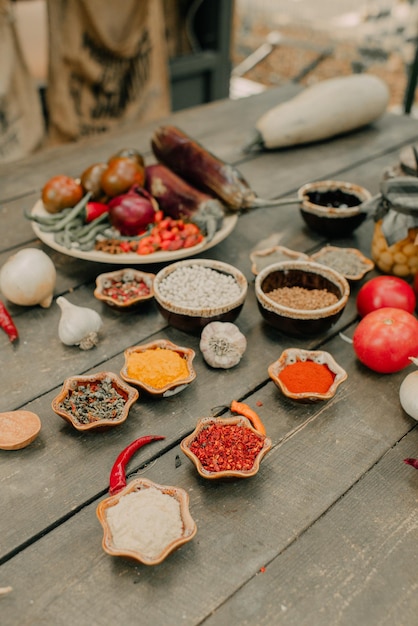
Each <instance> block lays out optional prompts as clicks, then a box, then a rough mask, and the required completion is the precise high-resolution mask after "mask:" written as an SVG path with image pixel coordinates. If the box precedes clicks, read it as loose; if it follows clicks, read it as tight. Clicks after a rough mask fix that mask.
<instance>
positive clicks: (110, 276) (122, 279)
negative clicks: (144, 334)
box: [94, 267, 155, 311]
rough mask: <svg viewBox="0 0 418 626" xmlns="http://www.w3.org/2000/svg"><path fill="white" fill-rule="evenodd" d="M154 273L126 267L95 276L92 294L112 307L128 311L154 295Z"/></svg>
mask: <svg viewBox="0 0 418 626" xmlns="http://www.w3.org/2000/svg"><path fill="white" fill-rule="evenodd" d="M154 278H155V274H151V273H150V272H141V271H140V270H136V269H132V268H131V267H127V268H125V269H120V270H116V271H114V272H106V273H105V274H99V275H98V276H97V277H96V288H95V290H94V296H95V298H97V299H98V300H101V301H102V302H105V304H107V305H108V306H110V307H112V308H113V309H118V310H120V311H128V310H131V309H133V308H136V307H138V306H139V305H140V304H142V303H144V302H148V301H149V300H152V298H153V297H154Z"/></svg>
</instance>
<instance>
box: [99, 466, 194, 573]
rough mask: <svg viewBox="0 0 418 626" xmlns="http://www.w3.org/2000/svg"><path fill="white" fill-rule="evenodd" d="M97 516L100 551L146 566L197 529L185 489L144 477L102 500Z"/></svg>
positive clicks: (191, 536)
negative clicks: (101, 529)
mask: <svg viewBox="0 0 418 626" xmlns="http://www.w3.org/2000/svg"><path fill="white" fill-rule="evenodd" d="M115 507H117V508H115ZM96 515H97V517H98V519H99V521H100V523H101V525H102V527H103V531H104V532H103V540H102V546H103V550H104V551H105V552H107V554H110V555H112V556H122V557H126V558H129V559H134V560H136V561H139V562H140V563H144V564H145V565H158V564H159V563H161V562H162V561H163V560H164V559H165V558H166V557H167V556H168V555H169V554H170V553H171V552H173V551H174V550H176V549H177V548H179V547H180V546H182V545H183V544H185V543H187V542H188V541H190V540H191V539H193V537H194V536H195V534H196V532H197V526H196V523H195V521H194V520H193V518H192V516H191V514H190V511H189V494H188V493H187V491H185V490H184V489H180V488H178V487H168V486H165V485H159V484H157V483H154V482H152V481H151V480H147V479H146V478H137V479H135V480H133V481H132V482H131V483H129V485H127V486H126V487H125V488H124V489H123V490H122V491H119V492H118V493H117V494H115V495H114V496H110V497H109V498H106V499H105V500H102V501H101V502H100V503H99V504H98V506H97V509H96Z"/></svg>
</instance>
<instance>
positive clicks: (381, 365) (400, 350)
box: [353, 307, 418, 374]
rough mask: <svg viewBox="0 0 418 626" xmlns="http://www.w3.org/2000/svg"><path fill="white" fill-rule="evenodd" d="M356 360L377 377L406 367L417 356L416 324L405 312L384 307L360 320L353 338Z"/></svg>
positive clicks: (417, 335) (409, 314)
mask: <svg viewBox="0 0 418 626" xmlns="http://www.w3.org/2000/svg"><path fill="white" fill-rule="evenodd" d="M353 347H354V351H355V353H356V355H357V358H358V359H359V360H360V361H361V362H362V363H364V365H366V366H367V367H369V368H370V369H372V370H373V371H375V372H380V373H381V374H391V373H392V372H399V371H400V370H402V369H404V368H405V367H407V365H410V363H411V361H410V359H409V357H410V356H413V357H417V356H418V320H417V319H416V318H415V317H414V316H413V315H412V314H411V313H408V311H404V310H403V309H395V308H394V307H384V308H382V309H377V310H376V311H372V312H371V313H368V314H367V315H365V317H363V319H362V320H361V321H360V323H359V324H358V326H357V328H356V330H355V331H354V335H353Z"/></svg>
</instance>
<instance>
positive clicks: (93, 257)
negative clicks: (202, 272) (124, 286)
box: [32, 200, 238, 265]
mask: <svg viewBox="0 0 418 626" xmlns="http://www.w3.org/2000/svg"><path fill="white" fill-rule="evenodd" d="M32 214H33V215H48V213H47V212H46V211H45V209H44V206H43V204H42V200H38V202H37V203H36V204H35V206H34V207H33V209H32ZM237 220H238V215H235V214H232V215H226V216H225V217H224V221H223V224H222V228H220V229H219V230H218V232H217V233H216V234H215V236H214V237H213V239H211V240H210V241H206V240H203V241H202V242H201V243H199V244H198V245H197V246H193V248H183V249H182V250H173V251H172V252H166V251H161V252H154V253H153V254H147V255H139V254H137V253H136V252H126V253H123V254H109V253H108V252H102V251H101V250H87V251H85V250H77V248H66V247H65V246H62V245H61V244H59V243H57V242H56V241H55V239H54V234H53V233H46V232H43V231H42V230H41V229H40V227H39V224H37V223H36V222H32V227H33V230H34V232H35V234H36V236H37V237H39V239H40V240H41V241H42V242H43V243H45V244H46V245H47V246H49V247H50V248H53V249H54V250H57V251H58V252H61V254H66V255H67V256H72V257H75V258H76V259H84V260H85V261H96V262H97V263H110V264H118V265H121V264H123V265H129V264H133V265H149V264H150V263H167V262H171V261H177V260H178V259H184V258H187V257H190V256H193V255H195V254H199V253H200V252H204V251H205V250H209V249H210V248H213V247H214V246H216V245H217V244H218V243H220V242H221V241H223V240H224V239H226V238H227V237H228V235H230V234H231V232H232V231H233V230H234V228H235V224H236V223H237Z"/></svg>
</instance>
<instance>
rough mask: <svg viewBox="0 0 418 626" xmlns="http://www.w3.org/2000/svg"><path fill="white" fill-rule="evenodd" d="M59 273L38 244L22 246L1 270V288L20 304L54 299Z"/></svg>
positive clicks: (44, 303) (14, 301)
mask: <svg viewBox="0 0 418 626" xmlns="http://www.w3.org/2000/svg"><path fill="white" fill-rule="evenodd" d="M56 278H57V273H56V270H55V265H54V264H53V262H52V261H51V259H50V258H49V256H48V255H47V254H46V253H45V252H43V251H42V250H38V248H23V249H22V250H19V252H16V254H13V255H12V256H11V257H9V259H7V261H6V263H5V264H4V265H3V267H2V268H1V270H0V291H1V292H2V293H3V294H4V296H5V297H6V298H7V299H8V300H10V302H13V303H14V304H19V305H21V306H34V305H36V304H39V305H40V306H41V307H43V308H48V307H49V306H50V305H51V302H52V296H53V293H54V288H55V282H56Z"/></svg>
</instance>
